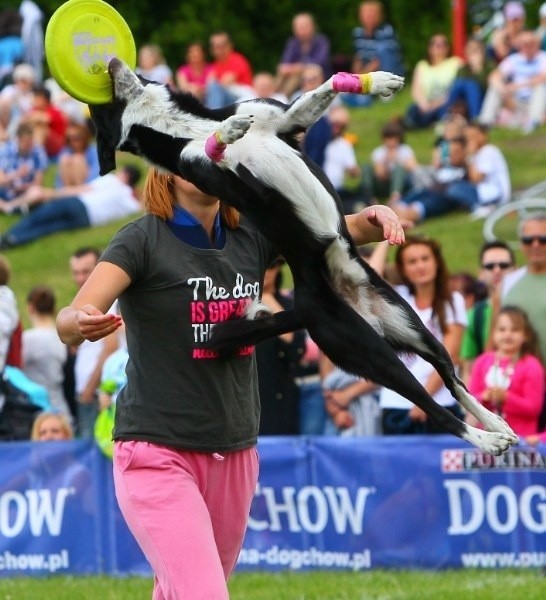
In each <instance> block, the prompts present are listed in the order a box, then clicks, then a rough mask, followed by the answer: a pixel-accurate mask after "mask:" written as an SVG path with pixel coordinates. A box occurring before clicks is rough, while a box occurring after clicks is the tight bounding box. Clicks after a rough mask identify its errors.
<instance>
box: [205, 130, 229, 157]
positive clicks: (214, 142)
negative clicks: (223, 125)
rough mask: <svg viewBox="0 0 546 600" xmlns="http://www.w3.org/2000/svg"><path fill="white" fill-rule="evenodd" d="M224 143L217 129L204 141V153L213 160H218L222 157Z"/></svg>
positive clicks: (224, 147)
mask: <svg viewBox="0 0 546 600" xmlns="http://www.w3.org/2000/svg"><path fill="white" fill-rule="evenodd" d="M226 145H227V144H224V142H222V140H221V139H220V134H219V133H218V131H216V132H215V133H213V134H212V135H211V136H210V137H209V138H208V139H207V141H206V142H205V154H206V155H207V156H208V157H209V158H210V159H211V160H213V161H214V162H220V161H221V160H222V159H223V158H224V150H225V149H226Z"/></svg>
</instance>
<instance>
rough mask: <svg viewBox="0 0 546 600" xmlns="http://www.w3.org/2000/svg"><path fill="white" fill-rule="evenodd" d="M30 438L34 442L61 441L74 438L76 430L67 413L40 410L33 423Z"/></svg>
mask: <svg viewBox="0 0 546 600" xmlns="http://www.w3.org/2000/svg"><path fill="white" fill-rule="evenodd" d="M30 439H31V440H32V441H33V442H60V441H63V440H72V439H74V432H73V430H72V426H71V425H70V423H69V421H68V419H67V417H66V416H65V415H63V414H60V413H54V412H40V413H38V414H37V415H36V418H35V419H34V423H33V424H32V431H31V433H30Z"/></svg>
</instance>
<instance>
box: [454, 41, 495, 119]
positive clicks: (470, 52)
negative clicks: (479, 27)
mask: <svg viewBox="0 0 546 600" xmlns="http://www.w3.org/2000/svg"><path fill="white" fill-rule="evenodd" d="M464 59H465V64H464V65H462V66H461V67H460V69H459V70H458V71H457V76H456V77H455V81H454V82H453V85H452V86H451V89H450V91H449V94H448V97H447V102H446V104H445V107H444V108H445V112H446V113H447V114H449V113H452V112H454V113H459V114H462V115H464V117H465V118H466V119H467V120H468V121H473V120H474V119H476V118H477V117H478V116H479V114H480V110H481V108H482V103H483V99H484V96H485V91H486V89H487V80H488V77H489V75H490V74H491V72H492V71H493V70H494V68H495V66H496V63H495V61H494V60H493V59H491V58H488V57H487V53H486V48H485V44H484V43H483V42H482V41H480V40H475V39H472V38H471V39H469V40H468V41H467V42H466V44H465V47H464Z"/></svg>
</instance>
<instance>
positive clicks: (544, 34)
mask: <svg viewBox="0 0 546 600" xmlns="http://www.w3.org/2000/svg"><path fill="white" fill-rule="evenodd" d="M536 33H537V35H538V39H539V40H540V49H541V50H546V2H543V3H542V4H541V5H540V8H539V9H538V27H537V31H536Z"/></svg>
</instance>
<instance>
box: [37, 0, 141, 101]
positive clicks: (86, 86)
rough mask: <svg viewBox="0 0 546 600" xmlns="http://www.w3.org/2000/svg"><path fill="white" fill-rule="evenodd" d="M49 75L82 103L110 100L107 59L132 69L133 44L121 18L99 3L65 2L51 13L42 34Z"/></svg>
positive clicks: (93, 0) (99, 0)
mask: <svg viewBox="0 0 546 600" xmlns="http://www.w3.org/2000/svg"><path fill="white" fill-rule="evenodd" d="M45 53H46V59H47V64H48V65H49V70H50V71H51V74H52V75H53V77H54V78H55V80H56V81H57V83H58V84H59V85H60V86H61V88H62V89H63V90H64V91H65V92H67V93H68V94H70V95H71V96H73V97H74V98H76V99H77V100H81V101H82V102H85V103H86V104H107V103H108V102H111V101H112V83H111V81H110V77H109V76H108V73H107V66H108V63H109V62H110V59H112V58H114V57H116V58H120V59H121V60H123V61H124V62H125V63H127V65H129V66H130V67H131V68H132V69H134V68H135V66H136V48H135V41H134V39H133V35H132V33H131V30H130V29H129V26H128V25H127V23H126V22H125V20H124V19H123V17H122V16H121V15H120V14H119V13H118V12H117V11H116V10H115V9H114V8H113V7H112V6H110V4H107V3H106V2H103V1H102V0H68V2H65V3H64V4H62V5H61V6H60V7H59V8H58V9H57V10H56V11H55V13H54V14H53V16H52V17H51V19H50V20H49V23H48V25H47V29H46V33H45Z"/></svg>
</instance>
